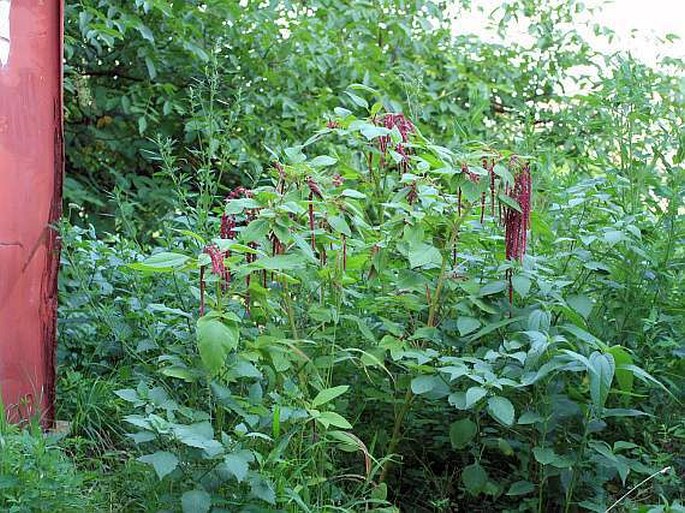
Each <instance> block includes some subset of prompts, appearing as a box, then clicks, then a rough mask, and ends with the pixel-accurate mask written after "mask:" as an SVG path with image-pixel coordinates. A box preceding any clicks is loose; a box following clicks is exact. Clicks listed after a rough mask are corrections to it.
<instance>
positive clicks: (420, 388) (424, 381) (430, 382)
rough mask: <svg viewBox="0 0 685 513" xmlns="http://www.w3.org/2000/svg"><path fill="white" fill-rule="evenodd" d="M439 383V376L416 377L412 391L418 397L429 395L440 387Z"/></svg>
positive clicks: (412, 384) (412, 383) (413, 380)
mask: <svg viewBox="0 0 685 513" xmlns="http://www.w3.org/2000/svg"><path fill="white" fill-rule="evenodd" d="M439 381H440V378H438V377H437V376H416V377H415V378H414V379H412V380H411V391H412V392H414V393H415V394H416V395H421V394H427V393H428V392H430V391H431V390H433V389H434V388H435V387H436V386H438V383H439Z"/></svg>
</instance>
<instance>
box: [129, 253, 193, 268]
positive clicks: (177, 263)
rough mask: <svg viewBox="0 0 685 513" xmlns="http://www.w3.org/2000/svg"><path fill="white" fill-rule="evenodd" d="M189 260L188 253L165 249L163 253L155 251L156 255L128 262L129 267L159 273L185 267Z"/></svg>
mask: <svg viewBox="0 0 685 513" xmlns="http://www.w3.org/2000/svg"><path fill="white" fill-rule="evenodd" d="M188 260H190V257H188V256H186V255H181V254H180V253H171V252H168V251H163V252H161V253H155V254H154V255H152V256H149V257H147V258H146V259H145V260H143V261H142V262H135V263H132V264H128V265H127V267H128V268H130V269H134V270H136V271H147V272H158V273H159V272H171V271H176V270H177V269H181V268H183V267H184V266H185V264H186V262H188Z"/></svg>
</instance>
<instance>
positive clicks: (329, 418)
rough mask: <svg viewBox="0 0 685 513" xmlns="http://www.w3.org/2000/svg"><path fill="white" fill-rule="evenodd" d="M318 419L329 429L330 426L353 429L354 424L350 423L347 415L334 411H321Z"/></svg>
mask: <svg viewBox="0 0 685 513" xmlns="http://www.w3.org/2000/svg"><path fill="white" fill-rule="evenodd" d="M316 420H317V421H319V422H320V423H321V424H323V426H324V427H325V428H326V429H328V427H329V426H333V427H337V428H340V429H352V424H350V423H349V422H348V421H347V420H346V419H345V417H343V416H342V415H340V414H339V413H335V412H334V411H324V412H321V413H320V414H319V416H318V417H317V418H316Z"/></svg>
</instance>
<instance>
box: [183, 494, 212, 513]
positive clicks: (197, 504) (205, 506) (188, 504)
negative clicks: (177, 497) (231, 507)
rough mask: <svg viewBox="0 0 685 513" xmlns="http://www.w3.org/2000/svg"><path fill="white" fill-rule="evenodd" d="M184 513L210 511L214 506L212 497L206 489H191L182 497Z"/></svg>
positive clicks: (206, 512)
mask: <svg viewBox="0 0 685 513" xmlns="http://www.w3.org/2000/svg"><path fill="white" fill-rule="evenodd" d="M181 507H182V509H183V513H208V512H209V510H210V508H211V507H212V497H211V496H210V495H209V494H208V493H207V492H205V491H204V490H199V489H196V490H191V491H189V492H186V493H184V494H183V496H182V497H181Z"/></svg>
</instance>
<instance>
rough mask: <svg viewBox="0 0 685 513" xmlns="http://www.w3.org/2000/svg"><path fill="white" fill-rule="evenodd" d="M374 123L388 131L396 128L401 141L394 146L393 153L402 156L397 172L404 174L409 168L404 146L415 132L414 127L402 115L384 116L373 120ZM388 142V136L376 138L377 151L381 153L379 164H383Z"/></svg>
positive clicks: (390, 114) (388, 114)
mask: <svg viewBox="0 0 685 513" xmlns="http://www.w3.org/2000/svg"><path fill="white" fill-rule="evenodd" d="M374 123H376V124H378V125H380V126H384V127H385V128H387V129H390V130H392V129H393V128H397V130H398V131H399V133H400V136H401V137H402V141H401V142H399V143H398V144H397V145H396V146H395V151H396V152H397V153H399V154H400V155H401V156H402V161H401V162H400V164H399V166H398V170H399V171H400V172H404V173H406V172H407V169H408V167H409V155H408V152H407V148H406V146H405V144H406V143H407V142H409V134H413V133H415V132H416V127H415V126H414V124H413V123H412V122H411V121H410V120H409V119H408V118H407V117H406V116H405V115H404V114H402V113H392V112H389V113H387V114H385V115H384V116H382V117H381V118H380V119H376V118H374ZM390 140H391V137H390V136H389V135H382V136H381V137H379V138H378V149H379V150H380V151H381V163H383V162H384V155H385V154H386V153H387V152H388V145H389V144H390Z"/></svg>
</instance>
